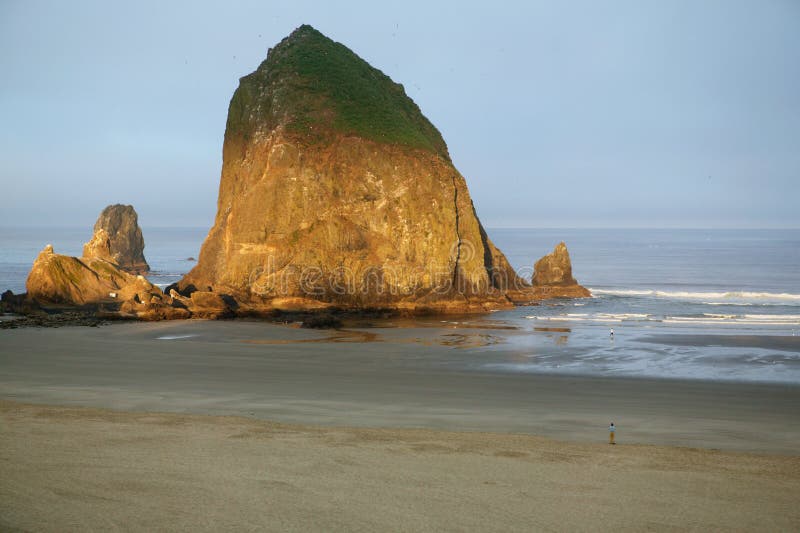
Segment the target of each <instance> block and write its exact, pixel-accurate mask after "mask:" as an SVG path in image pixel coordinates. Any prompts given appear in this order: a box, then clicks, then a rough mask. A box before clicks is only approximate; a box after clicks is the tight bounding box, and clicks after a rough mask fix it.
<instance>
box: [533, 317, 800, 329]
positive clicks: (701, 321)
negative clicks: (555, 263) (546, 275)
mask: <svg viewBox="0 0 800 533" xmlns="http://www.w3.org/2000/svg"><path fill="white" fill-rule="evenodd" d="M525 318H527V319H528V320H537V321H543V322H597V323H604V324H607V323H648V322H659V323H663V324H679V325H687V326H688V325H721V324H731V325H740V326H794V327H798V328H800V315H748V314H744V315H731V314H716V313H703V314H700V315H668V316H657V315H648V314H642V313H593V314H587V313H565V314H561V315H556V316H539V315H528V316H526V317H525Z"/></svg>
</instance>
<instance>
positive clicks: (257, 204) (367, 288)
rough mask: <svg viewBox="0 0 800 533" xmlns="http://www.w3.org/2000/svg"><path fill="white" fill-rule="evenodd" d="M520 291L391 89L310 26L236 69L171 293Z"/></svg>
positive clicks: (446, 303)
mask: <svg viewBox="0 0 800 533" xmlns="http://www.w3.org/2000/svg"><path fill="white" fill-rule="evenodd" d="M526 288H529V285H528V283H527V282H526V281H524V280H522V279H520V278H518V277H517V276H516V274H515V273H514V270H513V269H512V268H511V266H510V265H509V263H508V261H507V260H506V258H505V257H504V256H503V254H502V253H501V252H500V251H499V250H498V249H497V248H496V247H495V246H494V245H493V244H492V242H491V241H490V240H489V238H488V236H487V235H486V232H485V231H484V229H483V227H482V226H481V223H480V221H479V220H478V217H477V215H476V213H475V209H474V207H473V204H472V199H471V198H470V194H469V191H468V189H467V184H466V182H465V180H464V177H463V176H461V174H460V173H459V172H458V170H456V168H455V167H454V166H453V164H452V162H451V160H450V155H449V153H448V151H447V146H446V144H445V142H444V140H443V139H442V137H441V135H440V133H439V131H438V130H437V129H436V128H435V127H434V126H433V125H432V124H431V123H430V122H429V121H428V120H427V119H426V118H425V117H424V116H423V115H422V113H421V112H420V110H419V108H418V107H417V105H416V104H415V103H414V102H413V101H412V100H411V99H410V98H409V97H408V96H407V95H406V94H405V91H404V89H403V87H402V85H399V84H396V83H394V82H393V81H392V80H391V79H390V78H388V77H387V76H386V75H384V74H383V73H382V72H380V71H379V70H377V69H375V68H373V67H371V66H370V65H369V64H367V63H366V62H365V61H364V60H362V59H361V58H359V57H358V56H357V55H356V54H355V53H353V52H352V51H351V50H349V49H348V48H346V47H345V46H344V45H342V44H340V43H336V42H333V41H332V40H330V39H328V38H327V37H325V36H324V35H322V34H321V33H319V32H318V31H316V30H315V29H313V28H311V27H310V26H301V27H300V28H298V29H297V30H295V31H294V32H293V33H292V34H291V35H290V36H289V37H287V38H286V39H284V40H283V41H281V42H280V43H279V44H278V45H277V46H275V48H273V49H271V50H270V51H269V54H268V56H267V59H266V60H265V61H264V62H263V63H262V64H261V65H260V66H259V67H258V69H256V70H255V72H253V73H251V74H249V75H247V76H245V77H243V78H241V80H240V83H239V87H238V89H237V90H236V92H235V93H234V95H233V98H232V100H231V102H230V107H229V110H228V121H227V125H226V130H225V141H224V146H223V167H222V176H221V179H220V188H219V199H218V205H217V215H216V219H215V221H214V226H213V227H212V228H211V230H210V232H209V234H208V236H207V237H206V240H205V242H204V243H203V247H202V250H201V253H200V256H199V259H198V263H197V265H196V266H195V267H194V268H193V269H192V271H191V272H190V273H189V274H188V275H187V276H186V277H185V278H184V279H183V280H181V281H180V282H179V283H178V289H179V291H180V292H181V293H182V294H183V295H185V296H188V295H190V294H191V293H192V292H193V291H195V290H199V291H203V292H214V293H217V294H220V295H225V296H228V297H231V298H233V299H235V301H236V302H237V304H238V305H241V306H242V308H247V306H255V307H259V306H261V307H266V308H270V307H272V308H274V307H278V306H280V305H286V304H287V302H291V303H290V304H289V305H293V306H299V307H300V308H313V307H316V308H318V307H324V306H325V305H326V304H334V305H338V306H342V307H356V308H363V307H386V308H395V309H408V310H421V309H433V310H438V311H471V310H473V311H474V310H485V309H488V308H498V307H505V306H509V305H511V300H510V298H509V296H508V294H509V289H526Z"/></svg>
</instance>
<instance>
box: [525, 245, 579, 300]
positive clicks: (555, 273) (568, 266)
mask: <svg viewBox="0 0 800 533" xmlns="http://www.w3.org/2000/svg"><path fill="white" fill-rule="evenodd" d="M531 284H532V285H533V290H534V292H535V293H536V295H537V296H539V297H565V298H581V297H587V296H591V293H590V292H589V291H588V290H587V289H586V288H584V287H582V286H580V285H579V284H578V282H577V280H575V278H574V277H573V276H572V261H571V260H570V258H569V251H568V250H567V245H566V244H564V242H560V243H558V244H557V245H556V247H555V248H554V249H553V252H552V253H549V254H547V255H545V256H544V257H542V258H541V259H539V260H538V261H536V264H535V265H534V267H533V278H532V280H531Z"/></svg>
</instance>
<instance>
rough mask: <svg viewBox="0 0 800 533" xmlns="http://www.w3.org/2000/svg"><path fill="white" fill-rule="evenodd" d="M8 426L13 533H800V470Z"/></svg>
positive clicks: (92, 423) (703, 457)
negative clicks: (606, 532) (163, 532)
mask: <svg viewBox="0 0 800 533" xmlns="http://www.w3.org/2000/svg"><path fill="white" fill-rule="evenodd" d="M0 423H2V426H3V431H2V432H0V449H2V450H3V457H4V460H3V461H0V501H2V503H0V529H4V530H8V531H15V530H37V531H78V530H91V529H106V530H108V529H119V528H122V529H135V530H147V529H152V528H154V527H155V528H158V529H181V530H193V531H211V530H219V529H242V528H244V529H258V530H267V531H287V530H291V531H294V530H297V531H375V530H398V528H399V529H400V530H408V531H412V530H413V531H418V530H440V531H464V530H481V531H508V530H553V529H559V530H564V529H571V530H576V529H577V530H591V529H596V528H597V526H598V521H601V522H602V523H603V529H611V528H613V529H622V530H669V529H675V528H679V529H685V528H690V529H698V530H740V529H741V530H748V531H776V530H793V529H796V528H797V527H798V525H800V508H799V507H798V506H797V494H798V493H799V492H800V456H797V455H795V456H782V455H770V454H750V453H739V452H721V451H717V450H704V449H697V448H682V447H669V446H650V445H633V444H625V443H621V444H618V445H617V446H609V445H608V444H607V443H604V442H598V443H572V442H564V441H558V440H552V439H548V438H543V437H538V436H531V435H519V434H507V433H487V432H452V431H442V430H430V429H378V428H354V427H336V428H325V427H318V426H308V425H292V424H281V423H275V422H269V421H263V420H253V419H249V418H243V417H235V416H208V415H187V414H177V413H156V412H122V411H114V410H109V409H95V408H74V407H60V406H42V405H30V404H27V405H26V404H20V403H16V402H9V401H5V400H0ZM220 502H224V505H222V506H221V505H220Z"/></svg>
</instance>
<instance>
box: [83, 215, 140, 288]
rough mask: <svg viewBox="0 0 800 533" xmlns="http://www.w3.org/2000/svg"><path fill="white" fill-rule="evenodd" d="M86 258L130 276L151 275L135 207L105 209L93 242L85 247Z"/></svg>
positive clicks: (90, 241)
mask: <svg viewBox="0 0 800 533" xmlns="http://www.w3.org/2000/svg"><path fill="white" fill-rule="evenodd" d="M83 256H84V257H86V258H90V257H95V258H99V259H104V260H106V261H108V262H110V263H114V264H115V265H117V266H118V267H119V268H120V269H121V270H124V271H125V272H129V273H131V274H144V273H147V272H149V271H150V266H149V265H148V264H147V261H146V260H145V258H144V238H143V237H142V229H141V228H140V227H139V216H138V215H137V214H136V210H135V209H134V208H133V206H132V205H122V204H115V205H109V206H108V207H106V208H105V209H103V212H102V213H100V216H99V217H98V219H97V222H96V223H95V225H94V234H93V235H92V238H91V239H90V240H89V242H87V243H86V244H84V245H83Z"/></svg>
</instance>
